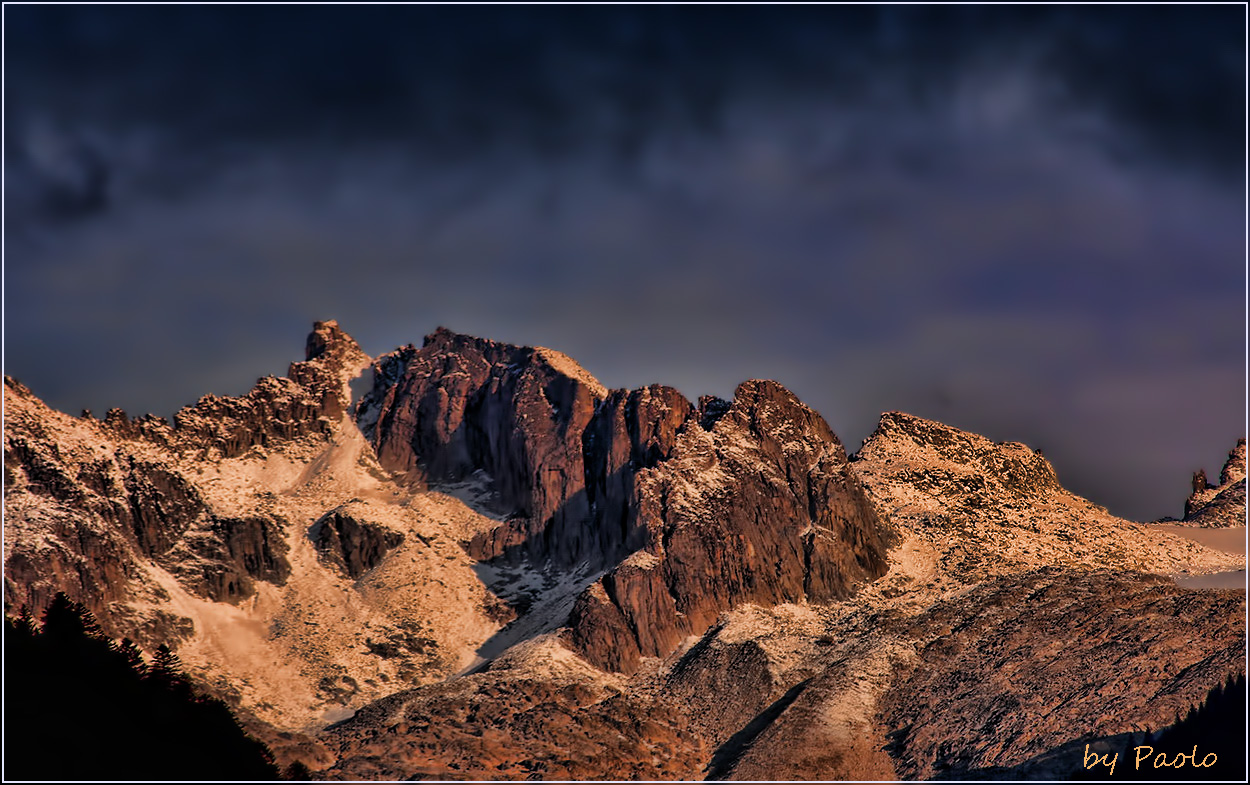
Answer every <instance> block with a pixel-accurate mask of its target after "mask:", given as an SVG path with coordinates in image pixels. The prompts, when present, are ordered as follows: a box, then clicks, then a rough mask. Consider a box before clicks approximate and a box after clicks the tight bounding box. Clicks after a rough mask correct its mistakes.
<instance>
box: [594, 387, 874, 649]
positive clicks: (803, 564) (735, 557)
mask: <svg viewBox="0 0 1250 785" xmlns="http://www.w3.org/2000/svg"><path fill="white" fill-rule="evenodd" d="M702 403H704V404H705V406H704V407H703V409H704V411H703V412H702V413H698V412H696V411H694V410H693V409H692V407H689V404H686V407H687V408H686V409H685V416H686V418H687V419H688V420H689V421H692V422H698V423H700V425H702V424H703V423H705V422H708V420H709V418H708V417H707V416H706V415H707V414H708V413H709V411H717V410H719V409H721V408H722V407H719V406H717V405H716V404H715V402H713V401H709V400H707V399H705V400H704V401H703V402H702ZM605 408H606V406H605ZM714 420H715V421H714V422H713V423H710V424H711V428H710V429H705V428H704V427H695V428H691V427H680V428H677V429H675V430H674V438H673V444H672V447H671V448H670V449H669V450H668V457H667V459H665V460H661V461H658V462H656V463H655V464H654V465H653V466H649V467H645V468H642V467H640V468H639V469H638V470H637V472H636V476H635V478H634V480H633V482H634V491H633V497H632V499H631V510H630V514H631V516H632V526H633V527H634V528H635V529H636V530H637V531H638V532H640V535H639V539H640V540H641V542H642V543H643V547H642V549H641V550H638V551H636V552H635V553H634V554H632V555H631V556H630V557H629V558H627V559H625V560H624V561H623V562H621V563H620V564H619V565H617V566H616V567H615V568H613V569H612V570H611V571H609V572H608V573H607V574H606V575H604V576H603V578H601V579H600V580H599V581H598V582H596V583H595V584H592V586H591V587H590V588H588V589H587V590H586V591H584V592H583V593H582V594H581V596H580V597H579V598H578V600H577V603H576V604H575V606H574V609H573V614H572V617H571V618H570V626H571V632H570V637H571V641H572V644H573V645H574V646H575V647H576V648H577V649H578V650H579V651H581V652H582V654H583V655H584V656H585V657H586V658H587V659H589V660H590V661H591V662H592V663H594V664H596V665H598V666H600V667H603V668H606V669H609V670H617V671H623V672H626V673H628V672H632V671H634V670H635V669H636V668H637V667H638V665H639V662H640V658H642V657H656V656H660V657H662V656H665V655H667V654H668V653H669V652H671V651H673V649H674V648H675V647H676V646H677V644H678V643H679V642H680V641H681V640H682V639H683V638H684V637H685V636H687V635H691V634H695V635H701V634H703V632H704V631H706V630H707V629H708V628H709V627H710V626H711V625H712V624H713V623H714V622H715V621H716V618H717V616H718V615H719V614H720V613H721V612H722V611H724V610H727V609H729V608H732V607H735V606H737V605H740V604H743V603H756V604H760V605H775V604H777V603H781V602H798V601H803V600H812V601H817V602H823V601H828V600H831V599H835V598H841V597H846V596H848V595H849V594H850V593H851V592H852V590H853V589H854V587H855V585H856V584H857V583H860V582H863V581H866V580H872V579H874V578H876V577H879V576H880V575H882V574H884V572H885V548H886V532H885V531H884V529H883V527H882V525H881V521H880V520H879V519H878V518H877V515H876V512H875V511H874V509H873V507H872V505H871V503H870V502H869V500H868V498H867V497H866V496H865V494H864V491H863V489H862V487H861V486H860V484H859V482H858V480H857V479H856V478H855V476H854V474H853V473H852V472H851V471H850V468H849V465H848V463H847V460H846V454H845V451H844V450H843V448H842V445H841V443H840V442H838V440H837V437H835V436H834V434H833V432H832V431H831V430H830V429H829V426H828V425H827V424H826V423H825V421H824V419H823V418H821V417H820V415H818V414H816V413H815V412H814V411H812V410H811V409H809V408H808V407H807V406H805V405H803V404H802V403H801V402H799V400H798V399H797V398H795V397H794V395H793V394H792V393H790V391H789V390H787V389H786V388H784V387H782V386H781V385H780V384H777V383H776V382H772V381H759V380H753V381H748V382H744V383H743V384H741V385H739V387H738V389H737V390H736V392H735V395H734V400H733V402H732V403H731V404H730V405H729V407H728V408H727V409H724V410H723V411H721V412H720V415H719V416H718V417H715V418H714Z"/></svg>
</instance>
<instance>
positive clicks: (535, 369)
mask: <svg viewBox="0 0 1250 785" xmlns="http://www.w3.org/2000/svg"><path fill="white" fill-rule="evenodd" d="M603 395H604V390H603V388H602V386H601V385H599V384H598V382H595V381H594V379H593V378H592V377H590V375H589V374H586V373H585V372H584V371H581V369H580V368H578V367H577V366H576V364H575V363H573V361H571V360H569V359H568V358H566V357H564V356H563V355H560V354H559V353H558V352H552V351H550V350H547V349H535V348H529V347H516V346H509V345H507V344H501V343H496V342H495V341H487V340H482V339H479V338H472V337H470V336H465V335H457V334H455V333H452V332H449V331H447V330H443V329H440V330H438V331H437V332H435V333H433V334H432V335H430V336H428V337H427V338H426V340H425V345H424V346H422V348H421V349H420V350H419V351H417V352H416V353H415V354H414V355H413V356H412V357H411V359H409V360H408V361H407V362H406V366H405V369H404V372H403V375H402V376H401V377H400V378H399V380H398V381H397V382H396V383H395V385H394V388H393V389H391V390H388V391H386V392H385V393H384V394H382V401H381V402H380V404H379V411H378V415H377V426H376V433H375V443H376V447H377V453H378V459H379V461H380V462H381V464H382V465H383V466H384V467H385V468H387V469H390V470H392V471H396V472H402V473H405V474H406V475H407V478H408V480H409V481H411V482H419V483H425V484H440V483H455V482H460V481H462V480H465V479H467V478H469V477H470V476H471V475H473V474H474V473H475V472H477V471H483V472H485V473H486V474H487V475H489V476H490V478H491V483H492V488H493V491H494V493H495V500H494V502H493V504H494V506H495V507H496V509H495V512H498V513H501V514H504V515H506V516H509V517H512V518H515V519H517V522H516V523H515V524H514V525H512V526H507V527H501V528H499V529H496V530H495V531H494V532H492V533H490V534H489V535H487V536H484V537H481V538H478V539H475V540H474V541H473V543H472V545H471V549H470V550H471V553H472V555H473V556H474V557H475V558H479V559H491V558H496V557H498V556H502V555H504V554H506V553H512V555H513V557H514V558H519V557H520V555H521V552H524V553H527V554H529V555H531V556H533V557H536V558H545V557H553V556H554V557H557V558H559V559H560V560H562V561H565V562H568V563H572V562H575V561H577V560H578V559H579V558H581V557H585V556H586V555H587V554H585V553H581V552H579V548H578V544H577V543H576V542H574V543H566V542H556V541H554V539H553V538H548V542H546V543H545V544H540V543H536V542H532V539H533V536H534V535H535V534H536V533H537V532H540V531H543V530H545V529H550V530H552V531H561V530H565V529H569V528H577V527H580V526H581V524H582V523H583V522H584V519H585V518H586V515H587V511H588V507H587V505H586V498H585V493H584V485H585V478H584V472H583V468H582V432H583V431H584V430H585V429H586V425H587V424H588V423H589V422H590V419H591V417H592V415H593V414H594V410H595V405H596V403H597V402H598V401H600V400H602V398H603ZM375 400H376V396H375ZM517 549H519V550H517Z"/></svg>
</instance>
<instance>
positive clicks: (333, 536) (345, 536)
mask: <svg viewBox="0 0 1250 785" xmlns="http://www.w3.org/2000/svg"><path fill="white" fill-rule="evenodd" d="M309 535H310V536H311V537H312V540H313V544H314V545H315V546H316V548H317V551H318V553H319V554H320V555H321V557H322V558H323V559H325V560H326V561H328V562H330V563H331V564H333V565H335V566H336V567H338V568H339V569H341V570H342V571H343V572H345V573H346V574H347V575H348V577H350V578H359V577H360V576H361V575H364V574H365V573H366V572H368V571H369V570H371V569H373V568H374V567H376V566H378V564H379V563H380V562H381V561H382V557H383V556H385V555H386V554H387V552H388V551H390V550H391V549H392V548H395V547H396V546H398V545H400V544H401V543H402V542H403V541H404V535H402V534H400V533H399V532H396V531H391V530H390V529H387V528H386V527H384V526H379V525H378V524H376V523H370V522H368V521H360V520H357V519H356V518H354V517H352V516H351V515H348V514H347V513H345V512H343V511H342V510H331V511H330V512H328V513H326V514H325V516H324V517H323V518H321V520H319V521H317V522H316V523H315V524H313V526H312V529H311V530H310V531H309Z"/></svg>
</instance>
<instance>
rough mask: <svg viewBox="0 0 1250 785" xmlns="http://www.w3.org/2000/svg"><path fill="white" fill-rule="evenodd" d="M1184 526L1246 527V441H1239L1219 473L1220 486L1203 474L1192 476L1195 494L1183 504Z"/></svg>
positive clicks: (1201, 471)
mask: <svg viewBox="0 0 1250 785" xmlns="http://www.w3.org/2000/svg"><path fill="white" fill-rule="evenodd" d="M1183 523H1186V524H1188V525H1191V526H1202V527H1224V526H1242V525H1245V523H1246V440H1245V439H1238V440H1237V445H1236V446H1235V447H1233V449H1232V450H1230V451H1229V453H1228V459H1227V460H1226V461H1224V467H1223V468H1222V469H1221V470H1220V484H1219V485H1212V484H1211V483H1209V482H1208V481H1207V474H1206V472H1205V471H1203V470H1201V469H1199V470H1198V471H1197V472H1195V473H1194V491H1193V493H1192V494H1190V496H1189V498H1188V499H1186V500H1185V518H1184V520H1183Z"/></svg>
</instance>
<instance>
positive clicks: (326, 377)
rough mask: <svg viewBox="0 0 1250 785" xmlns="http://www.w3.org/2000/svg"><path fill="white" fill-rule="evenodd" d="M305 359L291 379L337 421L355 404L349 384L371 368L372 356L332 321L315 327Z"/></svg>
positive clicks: (293, 370) (295, 367)
mask: <svg viewBox="0 0 1250 785" xmlns="http://www.w3.org/2000/svg"><path fill="white" fill-rule="evenodd" d="M304 357H305V359H304V361H303V362H299V363H291V367H290V369H289V370H288V371H287V376H289V377H290V378H291V379H292V380H293V381H294V382H296V383H297V384H299V385H301V386H303V387H304V388H305V389H307V390H308V391H309V392H311V393H312V394H313V395H314V396H315V397H317V398H319V399H320V403H321V411H322V413H323V414H325V415H326V416H327V417H330V418H331V419H333V420H337V419H338V418H339V417H342V416H343V413H344V412H346V411H347V409H348V407H349V406H350V404H351V399H352V393H351V389H350V387H349V386H348V384H349V382H351V380H352V379H354V378H356V377H357V376H359V375H360V372H361V371H362V370H363V369H364V368H365V367H366V366H368V365H369V363H370V358H369V356H368V355H367V354H365V353H364V351H362V350H361V348H360V345H359V344H357V343H356V341H355V340H354V339H353V338H352V337H351V336H350V335H348V334H347V333H345V332H343V331H342V330H341V329H340V328H339V323H338V322H336V321H334V320H333V319H331V320H329V321H325V322H314V323H313V331H312V332H311V333H309V334H308V339H307V341H305V343H304Z"/></svg>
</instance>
